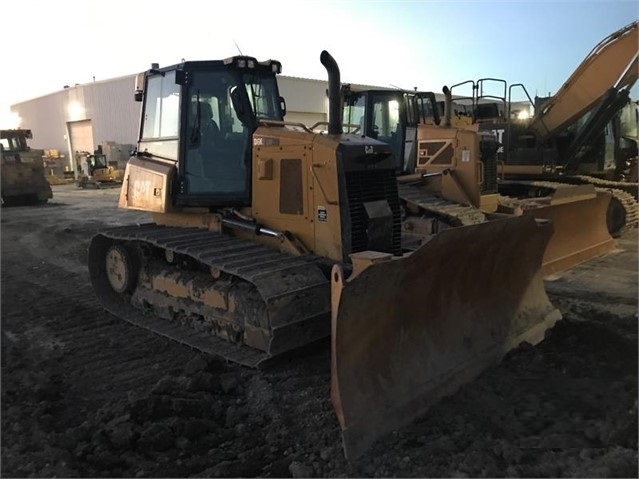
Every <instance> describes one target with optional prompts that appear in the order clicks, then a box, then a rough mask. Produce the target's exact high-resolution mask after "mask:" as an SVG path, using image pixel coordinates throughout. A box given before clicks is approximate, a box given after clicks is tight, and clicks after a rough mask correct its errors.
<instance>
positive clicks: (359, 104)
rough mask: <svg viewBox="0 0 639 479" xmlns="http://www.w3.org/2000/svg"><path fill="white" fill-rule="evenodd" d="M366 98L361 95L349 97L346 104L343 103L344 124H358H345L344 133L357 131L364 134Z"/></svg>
mask: <svg viewBox="0 0 639 479" xmlns="http://www.w3.org/2000/svg"><path fill="white" fill-rule="evenodd" d="M365 114H366V98H365V97H364V96H363V95H360V96H358V97H357V98H353V97H352V96H351V97H349V99H348V102H347V104H345V105H344V117H343V122H344V124H345V125H359V130H358V129H357V128H358V127H357V126H345V127H344V133H355V132H356V131H357V133H358V134H360V135H365V134H366V128H365V126H366V117H365V116H364V115H365Z"/></svg>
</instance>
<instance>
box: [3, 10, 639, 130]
mask: <svg viewBox="0 0 639 479" xmlns="http://www.w3.org/2000/svg"><path fill="white" fill-rule="evenodd" d="M638 16H639V0H590V1H583V0H563V1H550V0H533V1H528V0H519V1H514V0H513V1H505V0H442V1H439V0H412V1H409V0H391V1H385V0H377V1H376V0H368V1H360V0H341V1H331V0H297V1H284V0H281V1H278V0H234V1H227V0H198V1H195V0H186V1H171V0H168V1H166V0H165V1H160V0H153V1H147V0H109V1H104V2H103V1H92V0H20V1H6V2H4V4H3V7H2V17H3V18H2V38H3V45H4V47H5V48H3V53H4V55H3V65H2V70H1V72H2V73H1V74H0V87H1V88H0V91H1V97H0V126H2V125H4V126H7V125H6V122H7V121H8V120H7V117H8V111H9V106H10V105H13V104H15V103H19V102H21V101H24V100H29V99H32V98H35V97H38V96H42V95H46V94H48V93H52V92H55V91H58V90H61V89H62V88H63V86H64V85H74V84H76V83H87V82H91V81H93V79H94V78H95V80H96V81H97V80H105V79H109V78H114V77H118V76H123V75H129V74H132V73H137V72H139V71H144V70H146V69H147V68H149V67H150V65H151V63H152V62H158V63H160V65H162V66H166V65H171V64H175V63H179V62H180V61H181V60H182V59H186V60H211V59H221V58H225V57H228V56H232V55H236V54H238V50H241V52H242V53H243V54H245V55H251V56H254V57H256V58H257V59H258V60H265V59H268V58H273V59H277V60H280V61H281V62H282V65H283V72H282V73H283V74H284V75H290V76H296V77H305V78H315V79H324V78H326V71H325V69H324V67H323V66H322V65H321V63H320V61H319V56H320V53H321V51H322V50H324V49H326V50H328V51H329V52H330V53H331V54H332V55H333V57H335V59H336V60H337V62H338V64H339V67H340V70H341V77H342V81H343V82H348V83H362V84H369V85H377V86H391V85H395V86H400V87H402V88H413V87H418V88H419V89H420V90H433V91H437V92H440V91H441V88H442V86H443V85H452V84H454V83H459V82H461V81H464V80H468V79H477V78H481V77H493V78H494V77H497V78H503V79H505V80H507V81H508V82H509V83H524V84H525V85H526V86H527V89H528V91H529V93H530V94H531V96H532V95H535V94H539V95H545V94H547V93H548V92H551V93H555V92H556V91H557V89H558V88H559V87H560V86H561V85H562V83H563V82H564V81H565V80H566V79H567V78H568V76H569V75H570V74H571V73H572V71H573V70H574V69H575V68H576V67H577V65H578V64H579V63H580V62H581V61H582V60H583V59H584V58H585V56H586V55H587V54H588V53H589V52H590V50H591V49H592V48H593V47H594V46H595V45H596V44H597V43H599V42H600V41H601V40H602V39H603V38H605V37H606V36H608V35H609V34H611V33H613V32H614V31H616V30H618V29H619V28H621V27H623V26H625V25H627V24H628V23H630V22H632V21H633V20H636V19H637V17H638ZM131 88H132V89H133V85H132V86H131ZM21 126H23V127H25V128H28V125H21Z"/></svg>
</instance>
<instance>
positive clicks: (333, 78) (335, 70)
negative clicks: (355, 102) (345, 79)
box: [320, 50, 343, 135]
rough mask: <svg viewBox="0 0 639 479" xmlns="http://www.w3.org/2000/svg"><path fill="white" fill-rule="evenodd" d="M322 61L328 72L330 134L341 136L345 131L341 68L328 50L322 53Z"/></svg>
mask: <svg viewBox="0 0 639 479" xmlns="http://www.w3.org/2000/svg"><path fill="white" fill-rule="evenodd" d="M320 61H321V62H322V65H324V68H326V71H327V72H328V133H329V135H341V134H342V133H343V130H342V105H341V101H340V86H341V80H340V76H339V67H338V66H337V62H336V61H335V59H334V58H333V57H332V56H331V54H330V53H328V52H327V51H326V50H323V51H322V53H321V55H320Z"/></svg>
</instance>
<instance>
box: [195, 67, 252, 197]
mask: <svg viewBox="0 0 639 479" xmlns="http://www.w3.org/2000/svg"><path fill="white" fill-rule="evenodd" d="M235 86H237V76H236V75H234V74H233V73H232V72H229V71H226V70H223V71H206V72H198V71H195V72H193V75H192V81H191V84H190V88H189V94H188V105H189V107H188V108H189V110H188V115H187V118H186V122H187V125H186V126H187V128H186V134H187V141H186V145H187V146H186V151H185V158H184V174H185V177H186V180H187V185H188V193H189V194H194V195H217V194H221V195H231V196H237V195H241V196H244V195H247V194H248V188H249V175H248V171H249V167H248V162H249V161H250V158H249V155H248V154H247V152H248V151H249V149H248V148H249V140H250V132H249V131H248V129H247V128H246V127H244V126H243V125H242V123H241V122H240V120H239V119H238V117H237V115H236V114H235V111H234V109H233V106H232V101H231V96H230V92H231V91H232V89H233V88H234V87H235Z"/></svg>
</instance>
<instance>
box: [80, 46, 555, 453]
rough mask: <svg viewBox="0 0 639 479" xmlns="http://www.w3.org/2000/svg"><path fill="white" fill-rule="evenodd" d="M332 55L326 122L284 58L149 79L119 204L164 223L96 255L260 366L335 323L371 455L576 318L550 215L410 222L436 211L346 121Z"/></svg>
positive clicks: (178, 331)
mask: <svg viewBox="0 0 639 479" xmlns="http://www.w3.org/2000/svg"><path fill="white" fill-rule="evenodd" d="M320 60H321V62H322V64H323V65H324V66H325V68H326V69H327V73H328V78H329V82H328V83H329V88H328V94H329V104H330V107H329V118H328V125H327V126H328V129H327V132H326V133H317V132H314V131H313V130H312V129H311V128H308V127H307V126H305V125H303V124H301V123H291V122H286V121H284V115H285V112H286V104H285V101H284V99H283V98H281V97H280V96H279V90H278V83H277V74H278V73H280V72H281V64H280V63H279V62H278V61H275V60H268V61H263V62H258V61H257V60H256V59H255V58H253V57H248V56H236V57H232V58H228V59H225V60H215V61H193V62H184V63H180V64H178V65H174V66H169V67H164V68H159V66H158V65H157V64H154V65H153V66H152V68H151V69H150V70H148V71H147V72H145V73H143V74H140V75H139V76H138V82H137V83H138V87H137V88H136V99H138V100H140V101H142V102H143V104H142V121H141V126H140V136H139V141H138V144H137V150H136V152H135V154H134V155H133V156H132V157H131V159H130V160H129V162H128V164H127V167H126V170H125V177H124V183H123V186H122V189H121V194H120V197H119V206H120V207H122V208H126V209H132V210H142V211H148V212H149V213H150V214H151V216H152V221H150V222H149V223H148V224H142V225H137V224H136V225H130V226H123V227H117V228H111V229H106V230H104V231H102V232H100V233H98V234H96V235H95V236H94V237H93V238H92V240H91V243H90V246H89V253H88V264H89V273H90V278H91V282H92V284H93V287H94V290H95V292H96V295H97V297H98V298H99V300H100V301H101V303H102V304H103V306H104V307H105V308H106V309H107V310H108V311H110V312H111V313H113V314H114V315H116V316H118V317H120V318H122V319H124V320H126V321H129V322H131V323H132V324H135V325H138V326H140V327H144V328H147V329H149V330H151V331H153V332H155V333H157V334H160V335H163V336H166V337H168V338H171V339H173V340H175V341H178V342H180V343H183V344H185V345H188V346H190V347H193V348H197V349H198V350H200V351H204V352H207V353H211V354H215V355H219V356H222V357H224V358H226V359H227V360H229V361H233V362H236V363H239V364H241V365H244V366H248V367H260V366H265V365H267V364H269V360H270V359H272V358H275V357H278V356H280V355H282V354H285V353H287V352H289V351H292V350H296V349H299V348H303V347H304V346H306V345H308V344H310V343H312V342H315V341H318V340H320V339H322V338H327V337H329V336H330V342H331V398H332V401H333V405H334V408H335V411H336V414H337V418H338V420H339V423H340V426H341V428H342V437H343V443H344V451H345V453H346V455H347V457H348V458H349V459H354V458H356V457H358V456H360V455H361V454H362V453H363V452H364V451H365V450H366V449H367V447H369V446H370V445H371V444H372V442H374V441H375V440H376V439H377V438H379V437H381V436H382V435H384V434H386V433H388V432H390V431H391V430H393V429H396V428H398V427H400V426H402V425H404V424H407V423H408V422H410V421H411V420H412V419H414V418H415V417H417V416H419V415H421V414H424V412H425V411H426V410H427V408H428V407H429V406H430V405H431V404H433V403H434V402H435V401H436V400H437V399H439V398H440V397H442V396H443V395H445V394H451V393H452V392H454V391H455V389H457V388H458V387H460V386H461V385H462V384H465V383H466V382H467V381H469V380H470V379H471V378H472V377H474V376H476V375H477V374H479V373H480V372H481V371H482V370H483V369H485V368H486V367H488V366H489V365H490V364H493V363H494V362H496V361H498V360H499V359H500V358H501V357H502V355H503V354H504V353H505V352H506V351H508V350H509V349H511V348H513V347H515V346H517V345H518V344H519V343H520V342H522V341H528V342H530V343H533V344H534V343H536V342H538V341H540V340H541V339H542V338H543V335H544V331H545V330H546V329H547V328H549V327H551V326H552V324H554V322H555V321H557V320H558V319H560V314H559V312H558V310H557V309H556V308H554V307H553V305H552V304H551V303H550V301H549V299H548V296H547V295H546V292H545V290H544V285H543V281H542V279H541V275H540V269H541V259H542V257H543V254H544V250H545V248H546V245H547V243H548V240H549V238H550V236H551V234H552V224H551V222H547V221H542V222H539V221H536V220H535V219H534V218H532V217H529V216H522V217H516V216H510V215H504V216H503V217H500V218H498V219H494V220H490V221H488V220H487V221H484V222H481V223H479V224H472V225H467V226H458V227H453V225H451V227H449V228H443V227H442V228H441V229H440V230H439V231H438V232H437V233H428V234H421V235H420V234H419V232H418V231H414V232H413V233H412V234H410V235H404V234H402V221H403V220H405V219H406V218H407V217H408V216H412V217H413V218H414V221H415V223H416V224H420V223H422V222H423V223H429V222H430V223H432V222H433V221H435V220H434V218H433V217H432V215H430V213H429V212H428V211H426V210H420V209H419V208H417V209H416V210H413V211H408V210H407V209H405V208H404V207H403V205H402V204H401V201H400V197H399V195H398V191H397V182H396V179H395V168H394V164H393V157H392V154H391V150H390V148H389V146H388V145H387V144H386V143H383V142H380V141H377V140H374V139H372V138H369V137H365V136H364V137H363V136H361V135H352V134H344V133H343V129H342V119H341V108H340V77H339V68H338V66H337V63H336V62H335V60H334V59H333V57H332V56H331V55H330V54H329V53H328V52H326V51H324V52H322V54H321V56H320ZM429 216H430V217H429ZM445 220H446V218H445V217H442V218H441V221H442V224H443V222H445Z"/></svg>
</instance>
